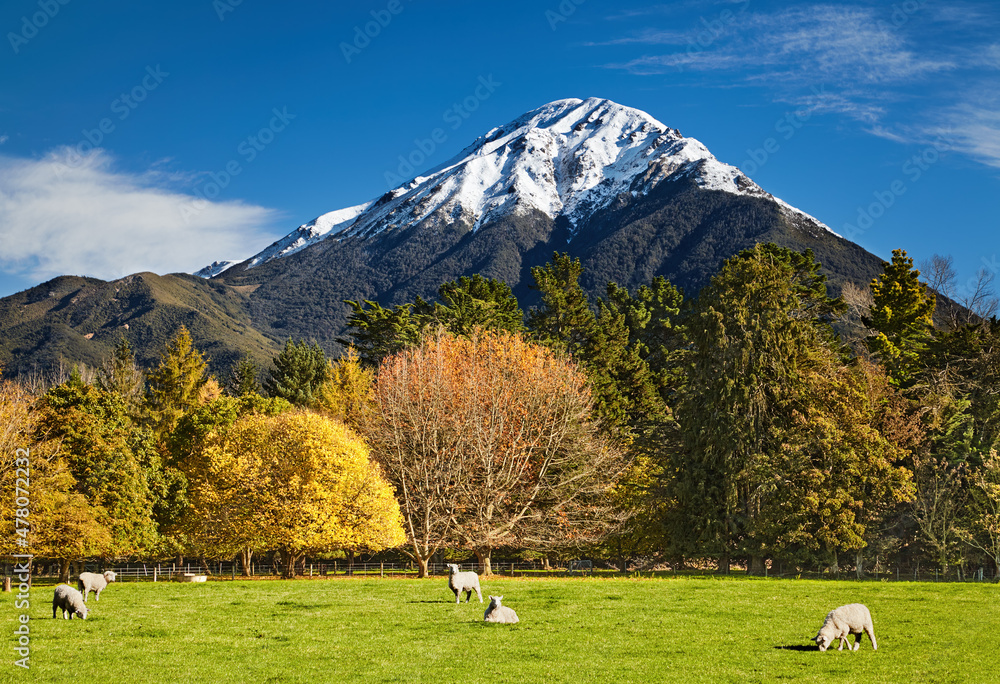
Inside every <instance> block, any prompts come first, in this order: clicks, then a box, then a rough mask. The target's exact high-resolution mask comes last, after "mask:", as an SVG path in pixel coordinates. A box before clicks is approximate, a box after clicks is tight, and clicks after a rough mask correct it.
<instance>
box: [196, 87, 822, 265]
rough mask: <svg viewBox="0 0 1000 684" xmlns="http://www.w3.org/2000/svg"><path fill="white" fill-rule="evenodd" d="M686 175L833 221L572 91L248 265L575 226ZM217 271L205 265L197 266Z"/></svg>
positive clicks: (639, 116)
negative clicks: (452, 235)
mask: <svg viewBox="0 0 1000 684" xmlns="http://www.w3.org/2000/svg"><path fill="white" fill-rule="evenodd" d="M680 179H691V180H693V181H694V182H695V183H696V184H697V185H698V186H699V187H701V188H703V189H705V190H719V191H722V192H726V193H731V194H734V195H744V196H751V197H762V198H768V199H772V200H774V201H775V202H776V203H777V204H778V205H779V207H780V208H781V211H782V212H783V213H785V214H787V215H788V217H789V218H793V219H797V220H799V221H800V222H801V223H803V224H805V225H811V227H813V228H814V229H825V230H829V228H827V227H826V226H825V225H823V224H822V223H820V222H819V221H817V220H816V219H814V218H813V217H811V216H809V215H808V214H805V213H804V212H801V211H799V210H798V209H795V208H794V207H792V206H790V205H788V204H787V203H785V202H782V201H781V200H778V199H777V198H774V197H772V196H771V195H770V194H768V193H767V192H765V191H764V190H763V189H762V188H761V187H760V186H758V185H757V184H756V183H754V182H753V181H752V180H751V179H750V178H748V177H747V176H746V175H745V174H743V173H742V172H741V171H740V170H739V169H738V168H736V167H735V166H731V165H729V164H725V163H723V162H720V161H719V160H718V159H716V158H715V156H713V155H712V153H711V152H709V151H708V148H706V147H705V145H703V144H702V143H701V142H699V141H698V140H695V139H694V138H686V137H684V136H683V135H681V133H680V132H679V131H677V130H675V129H673V128H669V127H668V126H666V125H664V124H662V123H660V122H659V121H657V120H656V119H655V118H653V117H652V116H650V115H649V114H647V113H645V112H642V111H640V110H638V109H633V108H631V107H624V106H622V105H619V104H616V103H614V102H612V101H610V100H604V99H598V98H590V99H587V100H578V99H566V100H557V101H555V102H551V103H549V104H547V105H544V106H542V107H539V108H538V109H535V110H533V111H530V112H528V113H526V114H524V115H523V116H521V117H519V118H517V119H515V120H514V121H512V122H510V123H508V124H505V125H503V126H500V127H498V128H494V129H493V130H491V131H489V132H488V133H486V135H483V136H481V137H479V138H478V139H476V140H475V141H474V142H473V143H472V144H471V145H470V146H469V147H467V148H466V149H464V150H462V152H460V153H459V154H458V155H456V156H455V157H454V158H452V159H451V160H449V161H448V162H446V163H444V164H442V165H441V166H439V167H437V168H436V169H433V170H431V171H429V172H428V173H427V174H425V175H422V176H418V177H417V178H414V179H413V180H412V181H410V182H409V183H406V184H404V185H401V186H400V187H397V188H395V189H394V190H392V191H390V192H388V193H386V194H385V195H383V196H382V197H380V198H378V199H377V200H373V201H370V202H367V203H365V204H360V205H358V206H354V207H349V208H347V209H340V210H337V211H333V212H330V213H327V214H324V215H322V216H320V217H318V218H316V219H314V220H312V221H310V222H309V223H306V224H304V225H302V226H299V227H298V228H297V229H296V230H295V231H293V232H292V233H290V234H288V235H287V236H285V237H284V238H282V239H281V240H278V241H277V242H275V243H273V244H272V245H270V246H269V247H267V248H266V249H265V250H263V251H262V252H260V253H259V254H257V255H255V256H254V257H252V258H251V259H249V260H248V261H247V262H246V266H245V268H247V269H249V268H253V267H255V266H258V265H260V264H263V263H266V262H268V261H270V260H272V259H276V258H280V257H285V256H288V255H290V254H294V253H296V252H298V251H301V250H302V249H304V248H306V247H309V246H310V245H313V244H316V243H317V242H320V241H322V240H326V239H328V238H333V239H338V240H340V239H344V238H347V237H357V238H368V237H372V236H374V235H378V234H380V233H382V232H383V231H388V230H393V229H398V228H405V227H409V226H414V225H418V224H422V225H425V226H427V227H429V228H434V227H435V226H442V225H447V224H452V223H456V222H462V223H465V224H467V225H470V226H471V227H472V229H473V230H477V229H478V228H479V227H480V226H482V225H483V224H485V223H489V222H493V221H496V220H498V219H499V218H501V217H502V216H505V215H509V214H514V215H518V214H521V215H525V214H529V213H531V212H541V214H544V215H545V216H548V217H549V218H550V219H553V220H554V219H556V218H559V217H563V218H565V219H567V220H568V222H569V225H570V226H571V230H575V229H576V228H577V227H578V226H579V225H581V224H582V223H584V222H586V220H587V219H588V218H589V217H590V216H592V215H593V214H594V213H596V212H598V211H600V210H602V209H605V208H606V207H608V206H609V205H610V204H611V203H612V202H613V201H615V200H616V199H617V198H619V197H621V196H622V195H625V194H628V195H630V196H631V197H633V198H635V197H641V196H644V195H646V194H648V193H649V192H650V191H651V190H652V189H653V188H655V187H657V186H658V185H660V184H661V183H664V182H671V181H678V180H680ZM216 263H219V262H216ZM213 266H214V265H213ZM222 270H224V269H222ZM218 273H221V270H218V269H214V268H212V267H207V268H206V269H202V271H199V272H198V273H197V275H202V276H203V277H212V276H214V275H217V274H218Z"/></svg>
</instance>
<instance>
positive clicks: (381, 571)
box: [378, 561, 385, 577]
mask: <svg viewBox="0 0 1000 684" xmlns="http://www.w3.org/2000/svg"><path fill="white" fill-rule="evenodd" d="M378 574H379V577H385V561H382V562H381V563H379V564H378Z"/></svg>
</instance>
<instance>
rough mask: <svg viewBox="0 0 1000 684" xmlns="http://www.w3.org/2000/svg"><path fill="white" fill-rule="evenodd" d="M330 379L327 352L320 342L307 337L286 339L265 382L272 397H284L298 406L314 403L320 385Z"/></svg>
mask: <svg viewBox="0 0 1000 684" xmlns="http://www.w3.org/2000/svg"><path fill="white" fill-rule="evenodd" d="M329 379H330V366H329V364H328V363H327V360H326V354H324V353H323V349H322V347H320V346H319V344H318V343H317V342H313V343H312V344H309V343H308V342H306V341H305V340H299V341H298V342H293V341H292V340H291V338H289V339H288V341H286V342H285V348H284V349H282V350H281V353H280V354H278V355H277V356H276V357H274V370H272V371H271V375H270V377H269V378H268V379H267V382H266V383H264V389H265V390H266V391H267V393H268V394H269V395H270V396H272V397H281V398H282V399H285V400H287V401H288V402H290V403H291V404H293V405H294V406H313V405H314V404H315V402H316V393H317V391H318V390H319V388H320V386H321V385H322V384H323V383H324V382H326V381H327V380H329Z"/></svg>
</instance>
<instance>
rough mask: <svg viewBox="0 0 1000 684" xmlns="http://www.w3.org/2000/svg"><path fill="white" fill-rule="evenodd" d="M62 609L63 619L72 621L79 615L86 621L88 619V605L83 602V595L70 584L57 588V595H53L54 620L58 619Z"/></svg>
mask: <svg viewBox="0 0 1000 684" xmlns="http://www.w3.org/2000/svg"><path fill="white" fill-rule="evenodd" d="M60 609H62V612H63V619H64V620H72V619H73V615H74V614H76V615H79V616H80V617H81V618H83V619H84V620H86V619H87V610H88V609H87V604H86V603H84V602H83V594H81V593H80V592H78V591H77V590H76V589H74V588H73V587H71V586H69V585H68V584H60V585H59V586H58V587H56V591H55V594H53V595H52V619H53V620H55V619H56V614H57V613H58V612H59V610H60Z"/></svg>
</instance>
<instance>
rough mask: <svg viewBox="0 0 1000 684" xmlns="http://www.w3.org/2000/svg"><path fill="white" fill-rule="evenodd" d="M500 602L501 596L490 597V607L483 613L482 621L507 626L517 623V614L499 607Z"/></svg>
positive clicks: (504, 607)
mask: <svg viewBox="0 0 1000 684" xmlns="http://www.w3.org/2000/svg"><path fill="white" fill-rule="evenodd" d="M502 600H503V596H490V607H489V608H487V609H486V612H485V613H483V621H485V622H502V623H504V624H507V625H512V624H514V623H515V622H518V619H517V613H515V612H514V609H513V608H508V607H507V606H502V605H500V602H501V601H502Z"/></svg>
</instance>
